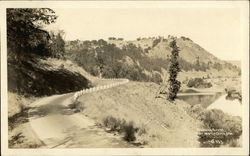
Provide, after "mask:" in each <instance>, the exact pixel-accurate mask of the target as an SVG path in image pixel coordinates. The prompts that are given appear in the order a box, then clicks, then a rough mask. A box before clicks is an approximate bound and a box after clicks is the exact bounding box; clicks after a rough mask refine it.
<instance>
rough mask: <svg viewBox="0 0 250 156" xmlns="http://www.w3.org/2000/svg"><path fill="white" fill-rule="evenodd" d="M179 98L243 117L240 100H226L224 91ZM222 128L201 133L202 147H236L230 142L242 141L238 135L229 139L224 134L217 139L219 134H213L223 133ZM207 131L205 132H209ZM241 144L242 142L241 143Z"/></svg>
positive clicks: (187, 95)
mask: <svg viewBox="0 0 250 156" xmlns="http://www.w3.org/2000/svg"><path fill="white" fill-rule="evenodd" d="M178 99H181V100H183V101H185V102H187V103H189V104H190V105H196V104H201V105H202V106H203V107H204V108H206V109H208V110H210V109H220V110H222V111H223V112H224V113H227V114H230V115H232V116H239V117H242V104H241V103H240V102H239V101H238V100H226V95H225V94H223V93H215V94H208V95H204V94H203V95H200V94H199V93H197V94H193V93H192V94H185V95H181V96H178ZM222 131H223V130H222V129H214V132H211V131H210V130H208V132H209V133H210V134H211V135H209V136H207V135H199V141H200V143H201V147H220V145H224V146H229V147H234V145H232V144H230V142H241V141H242V140H241V139H238V137H235V138H234V137H233V138H232V139H231V140H227V139H226V138H227V137H226V138H224V137H223V135H221V136H222V138H224V139H216V138H218V136H216V137H215V136H213V133H214V134H217V133H222ZM208 132H205V133H208ZM207 142H209V144H207ZM239 144H241V143H239Z"/></svg>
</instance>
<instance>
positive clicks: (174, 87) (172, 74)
mask: <svg viewBox="0 0 250 156" xmlns="http://www.w3.org/2000/svg"><path fill="white" fill-rule="evenodd" d="M170 47H171V48H172V51H171V57H170V67H169V71H168V72H169V79H168V82H169V88H168V91H169V92H168V97H167V98H168V100H170V101H174V100H175V98H176V95H177V93H178V91H179V89H180V87H181V83H180V81H178V80H177V75H178V73H179V72H180V67H179V62H178V58H179V51H180V50H179V47H178V46H177V45H176V41H175V40H173V41H172V42H170Z"/></svg>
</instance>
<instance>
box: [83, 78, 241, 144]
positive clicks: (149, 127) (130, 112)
mask: <svg viewBox="0 0 250 156" xmlns="http://www.w3.org/2000/svg"><path fill="white" fill-rule="evenodd" d="M158 89H159V86H158V85H157V84H155V83H142V82H141V83H140V82H130V83H128V84H126V85H123V86H119V87H115V88H111V89H108V90H106V91H105V92H96V93H95V94H86V95H84V96H82V97H80V99H79V102H80V103H79V105H78V109H80V110H82V113H83V114H84V115H86V116H88V117H90V118H92V119H94V120H96V122H98V123H99V124H100V125H101V126H102V127H103V128H105V129H106V131H107V132H111V133H114V135H116V134H121V135H123V136H124V139H125V140H127V141H129V142H131V143H132V144H136V145H140V146H141V147H199V146H206V147H209V146H210V147H211V146H212V147H217V146H221V145H226V144H228V143H231V145H230V146H239V145H238V143H235V142H234V141H233V139H235V138H236V139H237V138H239V136H240V135H241V133H242V127H241V119H240V118H238V117H232V116H230V115H227V114H225V113H223V112H222V111H220V110H204V109H202V108H200V107H199V106H195V107H192V106H190V105H189V104H187V103H185V102H184V101H181V100H176V101H175V102H174V103H170V102H168V101H167V100H166V99H164V98H155V96H156V93H157V91H158ZM200 129H223V131H224V132H228V131H230V132H231V133H232V135H231V136H229V137H226V138H225V137H223V136H222V137H223V138H222V143H221V144H218V143H216V144H215V143H212V144H206V143H205V141H207V140H209V139H211V138H207V137H206V136H204V134H203V133H201V132H200V131H199V130H200Z"/></svg>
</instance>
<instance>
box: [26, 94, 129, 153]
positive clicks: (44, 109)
mask: <svg viewBox="0 0 250 156" xmlns="http://www.w3.org/2000/svg"><path fill="white" fill-rule="evenodd" d="M93 93H94V92H92V93H89V94H93ZM73 95H74V93H68V94H62V95H54V96H50V97H45V98H42V99H40V100H38V101H36V102H35V103H33V104H32V106H33V107H32V108H31V109H30V111H29V121H30V124H31V127H32V129H33V131H34V132H35V133H36V135H37V136H38V138H39V139H40V140H41V141H43V143H44V144H45V145H46V146H47V147H49V148H65V147H69V148H74V147H76V148H84V147H86V148H90V147H92V148H94V147H96V148H98V147H110V148H112V147H113V148H115V147H132V145H130V144H129V143H127V142H125V141H123V140H122V138H121V136H117V135H116V136H115V135H114V134H111V133H107V132H105V130H104V129H103V128H100V127H98V125H97V124H96V123H95V121H94V120H92V119H90V118H88V117H86V116H84V115H83V114H81V113H80V112H77V111H76V110H75V109H72V108H71V105H72V97H73ZM84 96H87V94H86V95H84Z"/></svg>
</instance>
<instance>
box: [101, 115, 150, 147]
mask: <svg viewBox="0 0 250 156" xmlns="http://www.w3.org/2000/svg"><path fill="white" fill-rule="evenodd" d="M103 125H104V126H105V127H107V128H109V129H110V132H119V133H123V134H124V140H126V141H128V142H131V141H135V140H136V136H135V134H136V133H137V132H138V131H139V128H137V127H135V126H134V123H133V122H131V121H130V122H129V123H127V122H126V121H125V120H124V119H117V118H114V117H112V116H108V117H106V118H104V120H103ZM141 133H146V130H145V129H143V130H142V131H141Z"/></svg>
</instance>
